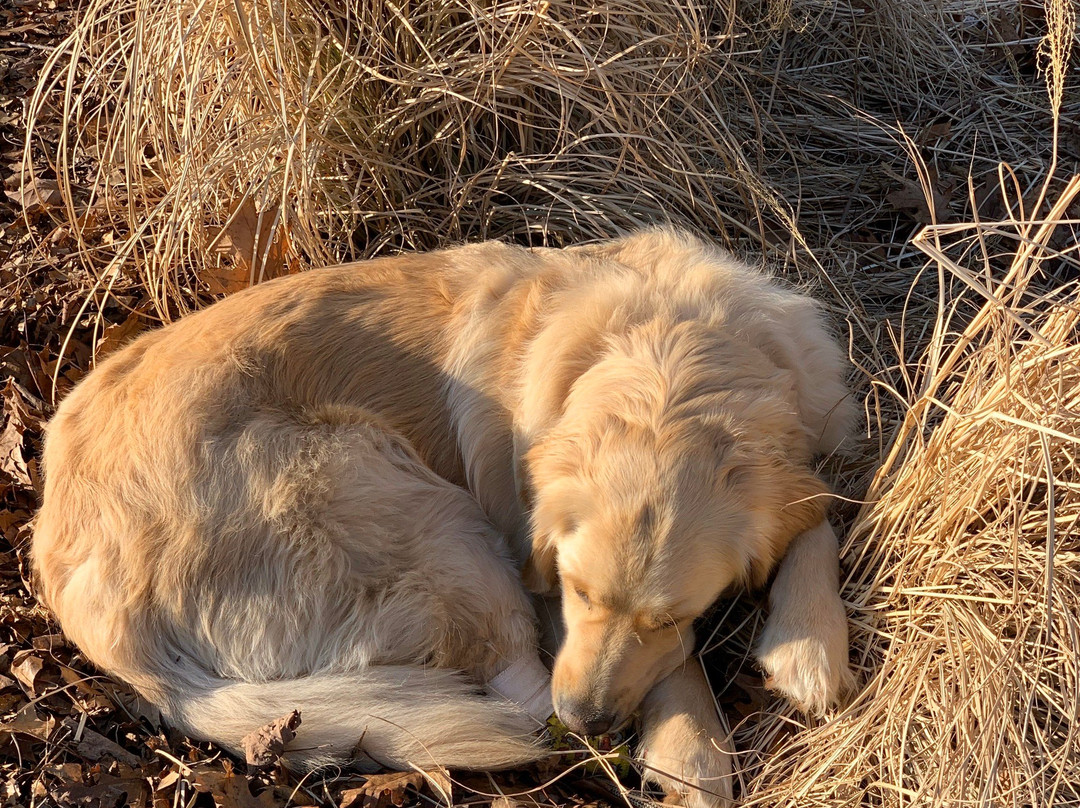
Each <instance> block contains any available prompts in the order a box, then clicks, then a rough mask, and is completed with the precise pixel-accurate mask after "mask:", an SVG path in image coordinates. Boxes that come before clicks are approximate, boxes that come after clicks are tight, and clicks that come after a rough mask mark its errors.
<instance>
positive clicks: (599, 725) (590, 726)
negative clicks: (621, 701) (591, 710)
mask: <svg viewBox="0 0 1080 808" xmlns="http://www.w3.org/2000/svg"><path fill="white" fill-rule="evenodd" d="M614 723H615V716H613V715H611V713H605V714H604V715H599V716H596V717H595V718H589V720H588V721H586V722H585V723H584V724H582V726H581V734H582V735H603V734H604V733H605V732H607V731H608V730H609V729H611V725H612V724H614Z"/></svg>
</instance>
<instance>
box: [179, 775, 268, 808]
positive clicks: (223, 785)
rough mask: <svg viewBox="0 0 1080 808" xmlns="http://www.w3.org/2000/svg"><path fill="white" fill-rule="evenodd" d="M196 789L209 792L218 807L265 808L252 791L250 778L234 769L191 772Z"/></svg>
mask: <svg viewBox="0 0 1080 808" xmlns="http://www.w3.org/2000/svg"><path fill="white" fill-rule="evenodd" d="M191 782H192V784H193V785H194V786H195V790H196V791H198V792H200V793H202V794H209V795H210V796H211V797H213V799H214V804H215V805H217V806H218V808H263V806H261V805H260V803H259V801H258V799H256V798H255V797H254V796H253V795H252V793H251V785H250V782H249V781H248V778H247V777H245V776H244V775H242V774H237V773H236V772H234V771H231V770H230V771H219V770H217V769H200V770H197V771H195V772H192V774H191Z"/></svg>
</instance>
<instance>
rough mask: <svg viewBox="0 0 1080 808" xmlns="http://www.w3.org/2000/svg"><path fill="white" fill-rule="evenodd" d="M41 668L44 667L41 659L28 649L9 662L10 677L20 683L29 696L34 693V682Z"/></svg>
mask: <svg viewBox="0 0 1080 808" xmlns="http://www.w3.org/2000/svg"><path fill="white" fill-rule="evenodd" d="M43 667H45V663H44V662H43V661H42V660H41V657H39V656H38V655H37V652H36V651H33V650H31V649H29V648H26V649H24V650H22V651H19V653H17V654H15V657H14V658H13V659H12V660H11V673H12V675H13V676H14V677H15V678H16V679H18V680H19V681H20V682H22V684H23V686H24V687H25V688H26V690H27V692H28V693H31V694H34V693H35V690H34V682H35V681H36V680H37V677H38V674H39V673H41V669H42V668H43Z"/></svg>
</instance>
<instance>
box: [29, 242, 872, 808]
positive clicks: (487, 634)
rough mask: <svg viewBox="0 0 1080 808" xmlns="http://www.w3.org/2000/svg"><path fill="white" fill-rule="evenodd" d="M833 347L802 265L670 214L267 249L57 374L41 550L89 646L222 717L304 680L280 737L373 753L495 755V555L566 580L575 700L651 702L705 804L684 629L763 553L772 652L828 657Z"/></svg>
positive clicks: (507, 601)
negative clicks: (613, 227)
mask: <svg viewBox="0 0 1080 808" xmlns="http://www.w3.org/2000/svg"><path fill="white" fill-rule="evenodd" d="M843 372H844V362H843V358H842V355H841V354H840V352H839V351H838V349H837V347H836V345H835V343H834V342H833V340H832V339H831V338H830V337H829V336H828V334H827V332H826V330H825V329H824V327H823V326H822V323H821V321H820V317H819V315H818V312H817V310H816V307H815V306H814V304H813V303H812V302H811V301H810V300H809V299H807V298H805V297H803V296H800V295H798V294H796V293H794V292H791V291H788V290H785V289H782V288H780V287H779V286H777V285H775V284H774V283H773V282H772V281H770V280H769V279H767V278H766V277H765V276H763V275H762V274H760V273H759V272H757V271H755V270H753V269H751V268H749V267H747V266H746V265H744V264H742V263H741V262H739V261H737V260H735V259H734V258H732V257H731V256H730V255H728V254H726V253H724V252H722V251H720V250H718V249H716V248H713V247H711V246H708V245H706V244H704V243H702V242H700V241H698V240H696V239H693V238H691V237H689V236H685V235H682V234H678V233H673V232H670V231H665V230H650V231H645V232H642V233H639V234H635V235H632V236H629V237H627V238H623V239H619V240H615V241H611V242H607V243H603V244H599V245H595V246H587V247H578V248H572V249H566V250H525V249H521V248H516V247H512V246H507V245H504V244H498V243H485V244H479V245H475V246H467V247H460V248H456V249H452V250H446V251H441V252H435V253H430V254H426V255H410V256H401V257H395V258H388V259H379V260H376V261H370V262H365V263H361V264H354V265H347V266H342V267H336V268H331V269H322V270H316V271H312V272H308V273H304V274H302V275H299V276H293V277H290V278H287V279H280V280H276V281H272V282H269V283H265V284H262V285H260V286H257V287H255V288H253V289H250V290H248V291H246V292H243V293H241V294H237V295H234V296H232V297H229V298H227V299H225V300H223V301H221V302H220V303H217V304H216V305H214V306H211V307H210V308H208V309H206V310H204V311H202V312H199V313H197V314H194V315H191V316H189V317H186V318H184V319H183V320H181V321H179V322H177V323H175V324H173V325H171V326H168V327H167V328H164V329H161V330H159V331H156V332H154V333H151V334H148V335H146V336H143V337H141V338H139V339H138V340H136V341H135V342H134V343H132V344H131V345H130V346H128V347H126V348H125V349H124V350H122V351H120V352H119V353H117V354H116V355H115V356H113V357H110V358H109V359H108V360H106V361H105V362H103V363H102V364H101V366H100V367H99V368H97V369H96V370H95V371H94V372H93V373H92V374H90V375H89V376H88V377H87V379H86V380H85V381H84V382H83V383H82V384H80V385H79V386H78V387H77V388H76V390H75V391H73V392H72V394H71V395H70V396H68V398H67V399H66V400H65V401H64V402H63V404H62V406H61V407H60V409H59V411H58V413H57V415H56V417H55V419H54V420H53V421H52V423H51V424H50V426H49V430H48V436H47V442H46V449H45V469H46V491H45V500H44V505H43V507H42V510H41V514H40V516H39V518H38V523H37V528H36V531H35V537H34V560H35V564H36V569H37V581H38V585H39V587H40V589H41V592H42V595H43V597H44V599H45V600H46V601H47V602H48V604H49V605H50V606H51V607H52V609H53V610H54V611H55V612H56V614H57V616H58V617H59V619H60V621H61V623H62V625H63V628H64V630H65V632H67V634H68V635H69V636H70V637H71V638H72V639H73V640H74V641H75V642H76V643H77V644H78V645H79V646H80V647H81V648H82V649H83V650H84V651H85V652H86V654H87V655H88V657H89V658H90V659H92V660H93V661H94V662H96V663H97V664H98V665H100V666H101V667H103V668H105V669H106V670H108V671H110V672H112V673H114V674H115V675H117V676H119V677H120V678H123V679H126V680H128V681H130V682H131V683H132V684H134V685H135V686H136V687H138V688H139V689H140V690H142V691H143V692H145V693H146V694H147V695H148V696H149V697H150V698H151V699H153V700H154V701H156V702H157V703H158V704H160V705H161V706H162V708H163V710H164V712H165V713H166V715H168V716H169V717H170V718H171V719H172V720H173V721H174V722H176V723H178V724H179V725H180V726H182V727H184V728H185V729H187V730H188V731H189V732H193V733H195V734H198V735H201V736H202V737H207V738H210V739H213V740H215V741H218V742H219V743H222V744H224V745H225V746H227V747H229V748H232V749H236V748H237V747H238V746H239V741H240V739H241V738H242V737H243V735H244V734H246V733H247V732H248V731H250V730H252V729H255V728H257V727H258V726H260V725H261V724H262V723H265V722H266V721H269V720H272V719H274V718H277V717H279V716H280V715H282V714H284V713H286V712H288V711H289V710H291V709H293V708H294V707H299V708H300V709H302V711H303V724H302V726H301V729H300V734H299V735H298V737H297V739H296V741H295V742H294V744H293V748H292V750H291V751H290V755H291V757H292V759H294V760H296V761H297V762H299V763H300V764H301V765H317V764H319V763H322V762H325V761H328V760H341V759H343V758H345V757H347V756H348V755H349V754H350V752H351V751H352V750H353V749H354V747H355V746H356V745H357V742H358V741H360V740H361V739H362V746H363V752H364V754H365V755H366V756H368V757H370V758H372V759H374V760H375V761H376V762H379V763H384V764H389V765H406V764H420V765H424V764H428V763H430V762H432V760H434V761H436V762H439V763H442V764H446V765H452V766H472V767H495V766H500V765H512V764H514V763H516V762H519V761H521V760H525V759H528V758H529V757H531V756H534V755H535V754H536V753H537V750H536V746H535V745H534V744H533V743H532V741H531V740H530V739H529V737H528V732H529V730H530V729H531V728H532V727H533V724H532V723H531V722H530V720H529V719H528V716H526V715H525V714H524V713H523V712H522V711H521V710H520V709H519V708H518V707H516V706H515V705H514V704H512V703H511V702H509V701H507V700H504V699H501V698H499V697H498V696H496V695H495V694H493V693H489V694H485V693H484V692H480V691H477V690H476V685H483V684H485V683H487V682H490V681H491V679H492V678H493V677H494V676H495V675H496V674H498V673H499V672H500V671H502V670H503V669H505V668H506V667H507V666H508V665H511V664H513V663H514V662H515V661H517V660H519V659H529V658H530V657H531V658H532V659H534V660H535V655H536V653H537V640H536V633H535V627H534V620H535V617H534V614H533V611H532V607H531V604H530V603H529V601H528V599H527V597H526V595H525V593H524V590H523V589H522V587H521V586H520V584H519V583H518V581H519V579H518V577H517V573H516V571H515V569H516V568H515V565H514V563H513V562H512V561H511V558H512V559H513V561H516V562H517V563H518V564H521V565H523V567H524V573H525V576H526V580H527V582H528V584H529V585H530V587H531V588H533V589H534V590H535V591H537V592H540V593H542V594H546V595H548V596H558V595H559V594H560V592H561V594H562V595H563V597H562V609H563V617H564V623H565V625H564V631H565V637H564V638H563V639H562V643H561V648H560V650H559V653H558V656H557V659H556V663H555V668H554V674H553V687H552V691H553V697H554V702H555V705H556V708H557V710H558V712H559V715H560V716H561V718H562V719H563V721H564V722H565V723H567V724H568V725H569V726H570V727H571V728H573V729H576V730H579V731H588V732H597V731H603V730H604V729H606V728H607V727H610V726H612V725H614V724H618V723H620V722H622V721H623V720H624V719H625V718H626V717H627V716H628V715H629V714H630V713H631V712H632V711H634V710H636V709H637V708H638V707H639V706H640V707H641V708H642V716H643V730H642V736H643V744H642V746H643V751H642V757H643V759H644V761H645V764H646V766H647V767H648V768H650V769H651V770H652V773H651V775H650V778H651V779H653V780H655V781H657V782H659V783H660V784H661V785H663V786H664V787H665V788H666V789H667V790H668V791H669V792H671V793H674V794H680V795H681V796H682V798H683V800H684V801H685V802H687V803H689V804H693V805H700V806H715V805H718V804H722V803H723V802H724V801H725V799H726V797H727V795H729V794H730V782H729V764H728V761H727V758H726V757H725V755H724V753H723V751H722V750H723V748H724V746H723V744H724V742H725V737H724V733H723V729H722V726H721V725H720V723H719V721H718V719H717V716H716V713H715V710H714V709H713V706H712V698H711V694H710V693H709V691H708V688H707V684H706V682H705V679H704V676H703V674H702V672H701V670H700V667H699V666H698V665H697V664H696V662H694V661H693V660H692V659H691V661H690V662H687V658H688V654H689V652H690V651H691V650H692V647H693V637H692V623H693V621H694V619H695V618H696V617H698V616H700V615H701V614H702V613H703V612H704V611H705V610H706V609H707V608H708V607H709V606H710V605H711V604H712V603H713V601H714V600H715V599H716V598H717V597H718V596H719V595H720V593H721V592H723V591H725V590H727V589H729V588H731V587H733V586H736V585H738V584H741V583H749V584H752V585H757V584H761V583H763V582H764V581H765V580H766V579H767V577H768V576H769V574H770V573H771V571H772V570H773V569H774V568H775V566H776V564H777V562H778V561H780V560H781V559H782V558H783V559H784V560H783V563H781V565H780V571H779V572H778V573H777V578H776V580H775V582H774V584H773V588H772V592H771V613H770V617H769V621H768V623H767V626H766V630H765V632H764V634H763V637H762V639H761V643H760V647H759V658H760V660H761V662H762V664H763V666H764V668H765V669H766V671H767V672H768V673H769V674H770V676H771V679H772V682H773V684H774V685H775V686H776V687H777V688H779V689H781V690H782V691H784V692H785V693H786V694H787V695H788V696H789V697H790V698H792V699H793V700H794V701H796V702H797V703H799V704H800V705H802V706H804V707H805V708H807V709H812V710H821V709H823V708H824V707H825V706H827V705H828V704H830V703H831V702H833V701H834V700H835V699H836V698H837V696H838V695H839V694H840V693H841V691H842V690H843V688H844V687H845V686H846V684H847V682H848V679H849V676H850V674H849V673H848V669H847V629H846V621H845V617H844V611H843V606H842V603H841V602H840V600H839V596H838V594H837V558H836V539H835V536H834V535H833V533H832V530H831V529H830V528H829V526H828V523H827V522H826V521H825V520H824V512H825V500H824V498H823V497H822V496H821V495H822V494H823V493H824V492H825V487H824V485H823V484H822V483H821V481H820V480H818V478H817V477H816V476H815V475H814V474H813V473H812V470H811V466H810V461H811V458H812V456H813V455H814V454H816V453H820V452H828V451H832V450H833V449H835V448H836V447H837V446H838V445H839V444H840V442H841V441H842V440H843V439H844V436H845V435H846V434H847V430H848V425H849V421H850V418H851V409H852V408H851V405H850V402H849V399H848V396H847V392H846V390H845V389H844V385H843ZM466 489H467V491H468V492H469V493H466ZM470 494H471V496H470ZM474 498H475V499H474ZM491 524H493V525H494V527H495V528H496V529H492V527H491V526H490V525H491ZM504 537H505V538H504ZM507 539H508V540H509V541H508V542H507ZM785 553H786V557H785ZM455 671H456V672H455ZM688 784H689V785H688ZM695 787H696V788H695Z"/></svg>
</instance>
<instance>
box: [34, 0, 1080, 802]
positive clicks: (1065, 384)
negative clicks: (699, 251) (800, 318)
mask: <svg viewBox="0 0 1080 808" xmlns="http://www.w3.org/2000/svg"><path fill="white" fill-rule="evenodd" d="M1034 8H1035V7H1034V6H1031V5H1030V4H1024V3H1021V4H1017V3H1016V2H1015V0H955V1H954V2H949V3H941V4H930V3H926V2H925V0H875V2H865V0H837V2H832V0H829V2H826V1H825V0H772V1H771V2H770V0H747V2H744V3H742V4H735V5H730V4H722V3H719V2H715V1H714V0H673V2H667V3H659V2H655V0H612V2H608V3H604V4H602V5H596V4H590V3H588V2H585V0H512V1H511V0H495V1H494V2H482V3H481V2H473V1H472V0H409V2H404V3H395V2H391V0H335V2H327V1H326V0H198V2H196V0H88V3H87V5H86V6H85V9H84V11H83V14H82V17H81V21H80V23H79V26H78V29H77V30H76V31H75V33H74V34H73V35H72V36H71V37H70V38H69V39H68V40H67V42H66V43H65V45H64V46H63V47H62V48H61V49H60V50H58V51H57V53H56V54H55V56H54V58H53V59H52V61H51V63H50V66H49V69H48V70H47V71H46V74H45V75H44V77H43V78H42V82H41V85H40V87H39V92H38V94H37V95H36V96H35V99H34V103H33V104H32V105H31V121H30V122H31V135H32V133H33V126H34V125H35V122H36V121H37V120H39V119H41V118H42V117H44V116H46V115H48V114H49V110H50V107H49V105H50V104H51V103H53V101H52V99H54V98H55V97H56V95H57V93H56V92H55V91H56V90H57V88H60V92H59V97H60V99H61V113H62V115H63V119H64V121H65V124H66V126H65V129H64V137H63V140H62V142H61V148H60V152H59V154H58V155H57V157H56V172H57V177H58V179H59V180H60V184H61V188H62V191H63V193H64V198H65V212H64V213H63V218H64V220H65V225H66V226H67V227H69V228H70V229H71V232H72V233H74V234H75V235H76V236H77V237H78V238H82V239H83V240H84V247H85V248H86V249H85V250H84V253H83V257H84V260H85V263H86V265H87V266H88V267H89V268H90V269H91V270H92V272H93V275H94V283H95V284H96V290H95V293H94V297H93V300H94V301H95V302H94V303H93V306H97V307H100V306H101V305H103V304H102V296H101V294H100V292H101V290H112V291H114V292H115V291H118V290H121V289H136V290H138V292H139V296H140V297H141V298H144V299H145V300H147V301H148V302H149V304H150V308H152V309H153V311H151V312H150V314H151V315H155V314H156V316H158V317H160V318H162V319H168V318H171V317H174V316H176V315H177V314H179V313H182V312H183V311H184V310H185V309H187V308H189V307H192V306H196V305H199V304H200V302H204V301H205V300H206V299H208V298H209V297H210V296H213V295H215V294H222V293H227V292H229V291H231V290H232V289H234V288H237V287H239V286H242V285H246V284H247V283H249V282H255V281H258V280H259V279H260V278H261V277H266V276H270V275H275V274H280V273H282V272H289V271H296V270H298V269H303V268H306V267H308V266H313V265H317V264H321V263H328V262H332V261H335V260H339V259H345V258H353V257H361V256H368V255H374V254H377V253H380V252H384V251H388V250H394V249H414V248H428V247H434V246H439V245H442V244H444V243H446V242H448V241H456V240H461V239H478V238H490V237H508V238H513V239H517V240H519V241H523V242H534V243H539V242H544V243H549V244H560V243H565V242H570V241H578V240H581V239H585V238H594V237H600V236H607V235H611V234H613V233H615V232H618V231H619V230H622V229H626V228H629V227H633V226H635V225H638V224H644V223H653V222H656V221H670V222H673V223H676V224H679V225H682V226H686V227H689V228H691V229H694V230H697V231H699V232H703V233H707V234H711V235H712V236H714V237H716V238H718V239H721V240H724V241H727V242H728V243H729V244H733V245H735V246H737V247H739V248H745V249H747V250H753V251H764V252H766V253H771V254H772V255H773V257H776V256H780V257H784V258H790V259H794V262H793V264H791V265H789V268H793V271H794V272H798V273H800V276H801V277H803V278H804V279H805V278H806V277H810V278H812V279H814V280H816V281H817V286H818V289H819V291H820V294H821V296H822V297H823V299H824V300H825V301H826V303H827V304H828V305H829V306H830V307H831V309H832V310H833V311H835V312H837V313H838V314H840V315H842V316H846V317H847V319H848V321H849V323H850V326H851V333H852V355H853V357H854V358H855V359H856V361H857V363H858V364H859V365H860V368H861V370H862V371H863V374H862V376H861V378H860V379H859V380H857V381H858V382H860V383H861V386H862V390H863V392H866V391H867V390H869V396H868V398H867V402H868V406H867V411H868V413H869V415H870V433H871V435H872V438H873V439H872V440H870V441H867V442H866V444H865V446H864V451H863V456H862V457H860V458H858V459H857V460H856V461H854V462H852V463H851V464H849V466H848V467H846V468H843V469H842V470H841V473H840V479H841V488H842V489H843V491H844V493H845V494H846V495H847V496H849V497H851V498H856V499H859V500H862V501H865V502H866V504H865V505H864V506H863V507H862V508H861V509H860V510H859V511H858V512H857V513H856V512H855V510H854V509H850V510H849V511H848V514H847V517H848V518H847V521H849V522H850V525H849V527H850V529H849V530H848V531H847V536H848V538H847V539H846V543H845V547H844V564H845V570H846V574H847V579H846V582H845V585H844V593H845V597H846V599H847V601H848V603H849V606H850V609H851V615H852V627H853V631H852V647H853V656H852V659H853V663H854V664H855V665H856V667H857V668H858V670H859V671H860V679H861V682H862V683H863V685H864V687H863V689H862V690H861V692H860V693H859V694H858V696H857V697H856V698H855V699H854V701H853V703H852V704H850V705H849V706H847V707H846V708H845V709H843V710H841V711H839V712H838V713H837V714H836V715H833V716H831V717H830V718H829V719H828V720H826V721H821V722H816V721H811V722H809V723H808V722H807V721H806V719H805V718H803V717H801V716H800V715H798V714H797V713H795V712H794V711H792V710H791V709H790V708H786V707H784V706H783V705H782V704H780V703H778V702H771V703H767V704H766V705H764V706H763V707H762V708H761V709H760V710H758V711H757V712H753V713H752V714H751V715H749V716H747V717H746V718H744V720H743V721H742V723H741V724H739V725H738V726H737V727H736V732H735V743H736V747H737V749H738V753H737V764H738V765H737V768H738V771H739V777H740V791H741V794H742V799H743V801H744V802H745V803H746V804H750V805H755V804H760V805H791V806H800V808H802V807H803V806H814V805H829V806H841V805H843V806H855V805H867V806H908V805H912V806H914V805H919V806H922V805H935V806H936V805H940V806H956V805H962V804H969V803H970V804H979V805H1002V804H1012V805H1031V806H1040V808H1041V806H1052V805H1054V806H1056V805H1068V804H1080V739H1078V737H1077V733H1078V732H1080V727H1078V726H1077V723H1078V722H1077V710H1078V709H1080V659H1078V652H1077V649H1078V648H1080V529H1078V522H1077V519H1078V516H1080V475H1078V473H1077V461H1076V457H1077V456H1078V454H1080V451H1078V447H1077V444H1078V443H1080V437H1078V436H1080V299H1078V292H1077V283H1078V279H1080V256H1078V252H1077V238H1076V226H1077V224H1078V220H1077V211H1078V210H1080V202H1078V196H1080V180H1078V179H1077V178H1075V177H1071V178H1070V177H1069V176H1068V175H1069V173H1070V172H1073V171H1075V159H1074V158H1075V156H1076V151H1077V149H1080V144H1078V143H1074V142H1072V141H1071V140H1070V138H1069V136H1068V131H1069V129H1070V127H1074V126H1075V125H1076V124H1077V120H1078V117H1080V92H1077V90H1078V79H1077V74H1076V72H1075V70H1073V71H1071V72H1070V70H1069V65H1070V61H1069V60H1070V49H1071V46H1072V44H1073V42H1074V41H1075V36H1076V28H1075V25H1076V24H1075V16H1074V15H1073V13H1072V11H1073V9H1072V6H1071V5H1070V0H1047V4H1046V8H1045V12H1039V13H1035V11H1033V9H1034ZM1025 26H1027V27H1025ZM1040 38H1042V40H1043V42H1044V46H1043V48H1042V50H1041V57H1040V61H1039V63H1038V66H1039V67H1040V69H1041V74H1040V76H1038V77H1037V76H1035V65H1033V64H1028V63H1026V62H1025V59H1026V58H1027V56H1025V53H1029V52H1033V48H1032V47H1031V46H1032V45H1033V43H1034V42H1036V41H1037V40H1039V39H1040ZM1025 49H1026V50H1025ZM1029 55H1030V54H1029ZM1044 78H1045V81H1046V84H1044ZM1047 85H1048V86H1049V87H1050V90H1051V92H1050V98H1049V101H1048V100H1047V94H1046V89H1045V86H1047ZM1059 150H1060V154H1062V155H1071V157H1062V158H1061V159H1059ZM1069 150H1071V151H1069ZM913 220H919V221H921V222H922V223H924V224H927V225H928V226H927V227H925V228H924V229H922V230H921V231H920V232H919V234H918V236H917V237H915V238H910V236H911V234H912V233H913V232H914V227H913V224H912V222H913ZM103 230H107V231H109V232H111V233H115V234H116V239H115V241H114V242H113V243H112V245H111V246H109V247H108V248H107V249H105V250H103V249H101V248H100V246H96V245H100V243H101V242H100V238H99V237H98V236H99V234H100V232H101V231H103ZM93 306H91V310H92V309H93ZM867 489H868V490H867ZM735 608H736V610H737V609H738V608H739V607H735ZM757 620H758V617H757V616H756V615H755V614H754V613H753V612H752V611H750V612H748V619H747V620H746V621H744V625H742V627H741V628H737V629H732V634H731V636H728V637H726V638H725V639H724V642H723V648H724V650H726V651H727V652H729V653H730V654H731V655H733V656H736V657H738V656H739V655H748V651H749V648H750V647H751V646H752V642H753V632H754V626H755V624H756V623H755V621H757ZM718 684H723V683H718Z"/></svg>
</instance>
